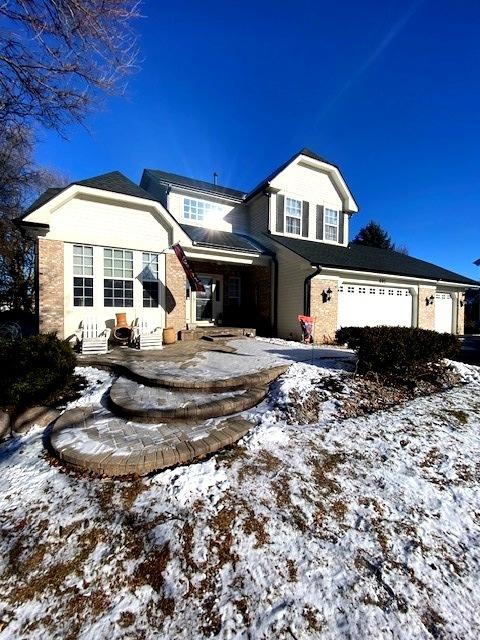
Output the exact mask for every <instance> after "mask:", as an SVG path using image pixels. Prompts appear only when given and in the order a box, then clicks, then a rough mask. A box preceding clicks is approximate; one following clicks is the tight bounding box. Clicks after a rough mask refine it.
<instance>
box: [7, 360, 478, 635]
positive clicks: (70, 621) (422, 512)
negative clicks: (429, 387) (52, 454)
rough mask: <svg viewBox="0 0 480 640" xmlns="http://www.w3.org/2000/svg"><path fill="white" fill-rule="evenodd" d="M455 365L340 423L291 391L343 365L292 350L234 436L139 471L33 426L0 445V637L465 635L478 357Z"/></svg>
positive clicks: (471, 626)
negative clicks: (184, 459) (147, 473)
mask: <svg viewBox="0 0 480 640" xmlns="http://www.w3.org/2000/svg"><path fill="white" fill-rule="evenodd" d="M459 369H460V370H461V373H462V375H463V376H464V379H465V380H469V382H468V384H466V385H465V386H462V387H457V388H455V389H452V390H450V391H447V392H445V393H442V394H437V395H434V396H429V397H424V398H419V399H416V400H414V401H412V402H409V403H407V404H405V405H403V406H399V407H397V408H395V409H393V410H390V411H383V412H379V413H376V414H372V415H369V416H366V417H361V418H352V419H348V420H343V421H341V420H339V419H338V417H337V413H338V411H339V405H338V397H337V399H334V397H333V396H332V397H330V396H329V393H328V388H329V385H326V387H325V389H326V390H324V394H325V396H324V397H325V402H324V404H323V417H322V419H321V420H320V421H319V422H318V423H317V424H314V425H301V426H300V425H298V424H291V419H288V418H289V417H291V416H290V414H289V406H290V404H291V399H292V397H293V396H294V397H295V399H296V402H300V403H301V402H302V399H306V398H308V396H309V392H310V391H311V389H312V385H314V383H315V381H316V380H318V379H319V378H321V379H325V378H327V377H331V378H336V377H341V375H342V372H341V371H338V370H333V369H321V368H319V367H317V366H312V365H310V364H305V363H297V364H294V365H292V367H291V368H290V370H289V371H288V373H287V374H286V375H285V376H284V377H283V378H282V380H281V381H280V382H279V383H277V384H276V385H275V387H274V391H273V394H272V397H271V398H270V402H269V403H263V404H262V405H261V406H259V407H258V408H257V409H256V410H255V411H254V412H251V414H250V415H251V416H256V418H257V420H258V422H259V425H258V427H257V428H256V429H254V430H253V431H252V432H251V433H250V434H249V436H248V437H247V438H246V439H245V440H244V441H243V442H242V443H240V444H239V445H238V446H236V447H234V448H232V449H231V450H229V451H225V452H223V453H221V454H219V455H216V456H215V457H212V458H210V459H209V460H207V461H205V462H202V463H198V464H195V465H190V466H188V467H180V468H177V469H174V470H169V471H165V472H163V473H159V474H157V475H155V476H152V477H151V478H147V479H143V480H132V481H110V480H99V479H91V478H85V477H79V476H75V475H74V474H71V475H70V474H68V473H66V472H65V471H64V470H62V469H61V468H59V467H58V466H56V465H54V464H52V463H51V461H49V460H48V459H47V458H46V456H45V454H44V452H43V448H42V432H41V430H33V431H31V432H30V433H28V434H26V435H25V436H23V437H22V438H18V439H15V440H13V441H10V442H9V443H7V444H4V445H2V447H1V448H0V527H1V537H0V640H6V639H7V638H8V639H13V638H15V639H19V638H28V639H34V638H48V639H51V638H62V639H74V638H75V639H76V638H82V639H92V640H102V639H108V640H114V639H117V638H125V639H126V638H128V639H132V638H135V639H136V638H145V639H152V640H153V639H164V638H169V639H170V638H192V639H196V638H207V637H219V638H252V639H257V638H259V639H260V638H262V639H263V638H265V639H271V638H285V639H287V638H298V639H300V638H325V639H330V638H332V639H333V638H349V639H366V638H368V639H377V638H382V639H383V638H385V639H386V638H389V639H390V638H395V639H396V638H399V639H400V638H401V639H407V638H412V639H413V638H415V639H418V638H425V639H427V638H440V639H449V640H450V639H458V640H467V639H470V638H471V639H472V640H473V639H477V638H478V637H480V616H479V611H480V591H479V589H478V584H479V579H480V557H479V543H480V491H479V470H480V369H475V368H473V367H467V366H464V365H463V366H461V367H459ZM87 374H88V372H87ZM90 375H91V377H90V376H89V379H90V381H91V383H92V385H91V388H90V390H89V400H81V401H80V402H83V401H84V402H88V401H97V400H98V398H99V395H100V394H101V392H102V390H104V388H105V385H106V384H108V379H107V378H108V376H107V374H100V375H99V376H98V380H100V383H99V384H98V385H96V386H95V379H96V375H95V374H94V373H92V372H91V371H90ZM348 394H349V387H348V385H347V386H346V388H345V397H348Z"/></svg>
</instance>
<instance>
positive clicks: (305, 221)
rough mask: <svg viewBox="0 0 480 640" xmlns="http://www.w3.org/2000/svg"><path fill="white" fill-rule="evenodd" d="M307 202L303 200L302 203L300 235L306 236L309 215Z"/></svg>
mask: <svg viewBox="0 0 480 640" xmlns="http://www.w3.org/2000/svg"><path fill="white" fill-rule="evenodd" d="M309 209H310V207H309V203H308V202H304V203H303V205H302V236H303V237H304V238H308V217H309V213H308V212H309Z"/></svg>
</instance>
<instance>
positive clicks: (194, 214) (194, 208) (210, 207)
mask: <svg viewBox="0 0 480 640" xmlns="http://www.w3.org/2000/svg"><path fill="white" fill-rule="evenodd" d="M219 212H223V207H222V205H220V204H217V203H216V202H208V201H207V200H194V199H193V198H184V199H183V217H184V218H185V220H197V221H198V222H202V221H203V220H204V219H205V216H207V215H208V214H210V213H219Z"/></svg>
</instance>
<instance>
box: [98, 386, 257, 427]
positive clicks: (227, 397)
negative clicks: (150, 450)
mask: <svg viewBox="0 0 480 640" xmlns="http://www.w3.org/2000/svg"><path fill="white" fill-rule="evenodd" d="M267 391H268V387H266V386H264V387H254V388H251V389H241V390H229V391H227V392H222V393H215V392H198V391H194V390H191V389H189V390H182V389H175V390H171V389H168V388H165V387H156V386H155V387H150V386H144V385H140V384H138V383H136V382H134V381H133V380H130V379H128V378H123V377H121V378H118V380H116V382H114V383H113V385H112V386H111V388H110V391H109V394H110V407H111V410H112V411H113V412H114V413H115V414H117V415H121V416H124V417H129V418H134V419H135V420H137V421H139V422H144V423H158V422H162V421H172V420H181V419H187V420H205V419H207V418H217V417H219V416H228V415H230V414H232V413H240V412H241V411H246V410H247V409H251V408H252V407H254V406H255V405H256V404H258V403H259V402H261V401H262V400H263V399H264V398H265V396H266V395H267Z"/></svg>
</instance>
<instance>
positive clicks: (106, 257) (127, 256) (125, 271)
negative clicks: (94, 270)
mask: <svg viewBox="0 0 480 640" xmlns="http://www.w3.org/2000/svg"><path fill="white" fill-rule="evenodd" d="M103 261H104V270H105V272H104V275H105V276H106V277H109V276H110V277H112V276H113V277H114V278H133V251H126V250H125V249H104V250H103Z"/></svg>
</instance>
